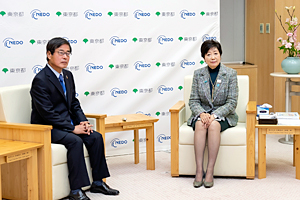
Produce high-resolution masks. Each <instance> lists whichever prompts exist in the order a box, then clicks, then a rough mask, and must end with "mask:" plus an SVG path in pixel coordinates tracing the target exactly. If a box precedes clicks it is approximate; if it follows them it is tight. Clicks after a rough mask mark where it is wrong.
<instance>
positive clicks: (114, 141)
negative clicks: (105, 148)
mask: <svg viewBox="0 0 300 200" xmlns="http://www.w3.org/2000/svg"><path fill="white" fill-rule="evenodd" d="M110 144H111V146H112V147H113V148H117V145H124V144H127V140H119V138H115V139H113V140H112V141H111V142H110Z"/></svg>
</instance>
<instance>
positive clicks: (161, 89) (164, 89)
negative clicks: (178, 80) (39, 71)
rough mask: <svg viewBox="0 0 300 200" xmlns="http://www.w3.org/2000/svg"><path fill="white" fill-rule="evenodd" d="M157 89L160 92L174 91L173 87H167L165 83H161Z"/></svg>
mask: <svg viewBox="0 0 300 200" xmlns="http://www.w3.org/2000/svg"><path fill="white" fill-rule="evenodd" d="M157 91H158V93H159V94H164V92H170V91H173V87H166V86H165V85H160V86H159V87H158V88H157Z"/></svg>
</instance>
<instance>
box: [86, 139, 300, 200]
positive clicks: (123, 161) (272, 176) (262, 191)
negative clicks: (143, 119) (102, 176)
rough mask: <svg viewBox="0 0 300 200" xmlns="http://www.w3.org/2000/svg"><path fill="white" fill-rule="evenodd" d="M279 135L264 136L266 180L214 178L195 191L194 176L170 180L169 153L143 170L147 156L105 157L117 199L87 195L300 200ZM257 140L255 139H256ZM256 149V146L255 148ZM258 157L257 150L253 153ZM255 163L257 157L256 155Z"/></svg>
mask: <svg viewBox="0 0 300 200" xmlns="http://www.w3.org/2000/svg"><path fill="white" fill-rule="evenodd" d="M282 137H283V136H282V135H267V178H265V179H258V178H257V165H256V178H255V179H254V180H247V179H245V178H228V177H226V178H215V179H214V180H215V185H214V187H212V188H210V189H206V188H204V187H200V188H194V187H193V185H192V183H193V180H194V178H193V177H191V176H190V177H177V178H172V177H171V175H170V169H171V167H170V153H169V152H156V153H155V160H156V163H155V165H156V169H155V170H153V171H150V170H146V160H145V159H146V154H144V153H142V154H140V163H139V164H134V163H133V162H134V155H124V156H115V157H108V158H107V162H108V165H109V169H110V173H111V177H110V178H108V179H107V183H108V184H109V185H110V186H111V187H113V188H116V189H118V190H120V195H119V196H105V195H102V194H93V193H90V192H87V195H88V196H89V197H90V198H91V199H92V200H98V199H99V200H100V199H115V200H117V199H118V200H121V199H126V200H127V199H143V200H144V199H145V200H147V199H149V200H150V199H151V200H153V199H222V200H223V199H270V200H271V199H272V200H274V199H300V180H297V179H295V167H293V166H292V158H293V153H292V150H293V146H292V145H286V144H281V143H279V142H278V139H279V138H282ZM256 138H257V137H256ZM256 149H257V145H256ZM256 154H257V151H256ZM256 163H257V156H256Z"/></svg>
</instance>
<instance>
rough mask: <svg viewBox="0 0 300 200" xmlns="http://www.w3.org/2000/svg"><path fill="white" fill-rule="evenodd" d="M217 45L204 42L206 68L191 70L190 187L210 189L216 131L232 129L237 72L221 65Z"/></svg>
mask: <svg viewBox="0 0 300 200" xmlns="http://www.w3.org/2000/svg"><path fill="white" fill-rule="evenodd" d="M221 55H222V48H221V44H220V43H219V42H217V41H214V40H207V41H205V42H204V43H203V44H202V46H201V56H202V57H203V58H204V60H205V62H206V64H207V66H206V67H204V68H200V69H197V70H195V72H194V77H193V85H192V91H191V95H190V100H189V106H190V109H191V111H192V116H191V117H190V118H189V119H188V125H189V126H192V127H193V130H194V131H195V134H194V146H195V157H196V177H195V180H194V183H193V185H194V187H196V188H198V187H200V186H202V185H204V187H206V188H210V187H212V186H213V184H214V182H213V172H214V165H215V162H216V159H217V156H218V151H219V146H220V138H221V135H220V132H222V131H224V130H226V129H227V128H230V127H232V126H236V124H237V121H238V116H237V114H236V113H235V108H236V106H237V98H238V83H237V72H236V71H235V70H234V69H231V68H228V67H226V66H224V65H223V64H221V62H220V61H221ZM206 140H207V146H208V164H207V170H206V173H205V176H204V172H203V155H204V149H205V143H206Z"/></svg>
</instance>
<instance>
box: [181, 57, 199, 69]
mask: <svg viewBox="0 0 300 200" xmlns="http://www.w3.org/2000/svg"><path fill="white" fill-rule="evenodd" d="M195 64H196V63H195V62H189V61H188V60H187V59H183V60H182V61H181V62H180V67H182V68H183V69H185V67H188V66H192V65H195Z"/></svg>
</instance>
